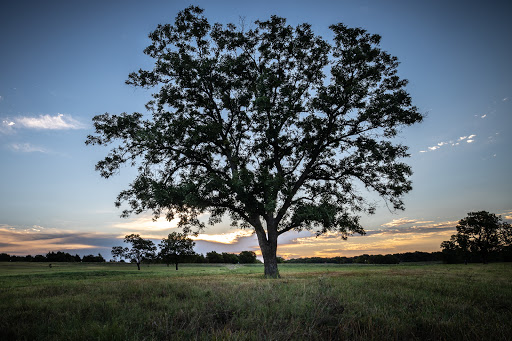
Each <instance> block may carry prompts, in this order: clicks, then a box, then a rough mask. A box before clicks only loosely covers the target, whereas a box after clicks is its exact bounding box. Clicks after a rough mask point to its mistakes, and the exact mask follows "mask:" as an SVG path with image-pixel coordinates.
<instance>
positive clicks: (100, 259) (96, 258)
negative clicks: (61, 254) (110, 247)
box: [82, 253, 105, 263]
mask: <svg viewBox="0 0 512 341" xmlns="http://www.w3.org/2000/svg"><path fill="white" fill-rule="evenodd" d="M82 262H92V263H104V262H105V258H103V256H102V255H101V253H98V255H97V256H94V255H86V256H84V257H83V258H82Z"/></svg>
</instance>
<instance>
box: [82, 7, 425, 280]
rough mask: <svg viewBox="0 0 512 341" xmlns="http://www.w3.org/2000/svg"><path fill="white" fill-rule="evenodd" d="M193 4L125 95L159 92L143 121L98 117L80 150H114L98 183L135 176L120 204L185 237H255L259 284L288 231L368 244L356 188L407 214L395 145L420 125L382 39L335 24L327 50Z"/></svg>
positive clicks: (162, 33)
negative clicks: (215, 230) (128, 173)
mask: <svg viewBox="0 0 512 341" xmlns="http://www.w3.org/2000/svg"><path fill="white" fill-rule="evenodd" d="M202 12H203V10H202V9H200V8H197V7H193V6H192V7H189V8H186V9H185V10H183V11H181V12H180V13H179V14H178V15H177V17H176V19H175V22H174V24H165V25H159V26H158V27H157V29H156V30H155V31H154V32H152V33H151V34H150V35H149V37H150V39H151V40H152V43H151V45H150V46H148V47H147V48H146V49H145V51H144V52H145V53H146V54H147V55H148V56H150V57H152V58H154V60H155V64H154V68H153V69H152V70H139V71H138V72H134V73H132V74H130V75H129V79H128V81H127V83H128V84H131V85H134V86H137V87H147V88H153V89H155V92H154V94H153V100H152V101H150V102H149V103H148V104H147V108H148V111H149V112H150V113H151V114H152V115H144V114H142V113H132V114H126V113H123V114H121V115H111V114H104V115H99V116H96V117H94V119H93V120H94V126H95V129H96V134H95V135H92V136H89V137H88V139H87V144H98V145H112V146H113V147H112V149H111V151H110V153H109V155H108V156H107V157H105V159H104V160H101V161H100V162H98V164H97V169H98V170H99V171H100V172H101V175H102V176H103V177H106V178H108V177H110V176H111V175H113V174H115V173H116V172H117V171H118V169H119V167H121V166H122V165H123V164H126V163H128V164H131V165H134V166H138V176H137V177H136V179H135V180H134V181H133V182H132V183H131V185H130V187H129V189H127V190H125V191H123V192H121V193H120V194H119V196H118V200H117V202H116V204H117V205H118V206H119V205H121V203H122V202H127V203H128V206H129V207H128V208H127V209H126V210H125V211H124V212H123V215H124V216H128V215H129V214H131V213H136V214H138V213H141V212H144V211H147V210H150V211H152V212H153V213H154V216H155V217H158V216H160V215H162V214H164V215H165V216H166V218H167V219H173V218H180V225H181V226H182V227H183V228H185V230H186V231H187V230H190V228H191V227H198V228H204V227H205V226H204V223H202V222H201V221H200V220H199V219H198V217H199V215H200V214H202V213H208V214H209V217H210V218H209V223H212V224H213V223H218V222H220V220H221V219H222V218H223V217H225V216H229V218H230V219H231V221H232V222H233V225H234V226H239V227H243V228H252V229H254V231H255V232H256V234H257V237H258V241H259V245H260V248H261V252H262V255H263V259H264V264H265V275H266V276H268V277H278V276H279V273H278V269H277V259H276V251H277V240H278V237H279V236H280V235H281V234H283V233H285V232H287V231H290V230H304V229H307V230H314V231H316V233H317V234H322V233H325V232H327V231H335V232H339V233H340V234H341V236H342V238H346V237H347V236H348V235H350V234H352V233H361V234H363V233H364V229H363V227H362V226H361V225H360V223H359V215H360V214H361V213H373V212H374V210H375V203H371V202H367V200H365V198H364V197H363V196H362V195H361V189H364V188H366V189H369V190H370V191H374V192H376V193H377V194H378V195H380V196H381V197H382V198H383V199H384V200H385V201H386V202H387V204H388V206H390V207H392V208H393V209H403V202H402V196H403V194H405V193H407V192H408V191H410V190H411V182H410V180H409V176H410V175H411V169H410V167H409V166H408V165H407V164H405V163H403V162H402V161H401V160H402V159H403V158H405V157H407V156H408V153H407V147H406V146H404V145H401V144H399V143H396V141H394V139H393V138H394V137H395V136H396V135H397V133H398V132H399V131H400V129H401V128H403V127H404V126H408V125H411V124H414V123H417V122H420V121H421V120H422V115H421V114H420V113H419V112H418V110H417V108H416V107H414V106H413V105H412V103H411V98H410V95H409V94H408V92H407V91H406V90H405V86H406V84H407V81H406V80H404V79H401V78H400V77H399V76H398V75H397V66H398V64H399V63H398V60H397V58H396V57H393V56H391V55H390V54H388V53H387V52H385V51H383V50H381V48H380V45H379V44H380V40H381V38H380V36H379V35H375V34H369V33H367V32H366V31H365V30H363V29H361V28H349V27H347V26H345V25H343V24H336V25H332V26H330V29H331V30H332V33H333V38H332V41H330V42H328V41H327V40H325V39H323V38H322V37H320V36H318V35H315V34H314V33H313V31H312V29H311V26H310V25H309V24H301V25H298V26H296V27H292V26H290V25H288V24H287V23H286V20H285V19H283V18H280V17H277V16H272V17H271V18H270V19H269V20H266V21H256V22H255V23H254V25H252V26H251V27H246V26H245V25H244V24H240V25H234V24H227V25H221V24H218V23H216V24H210V23H209V22H208V20H207V19H206V18H205V17H204V16H202Z"/></svg>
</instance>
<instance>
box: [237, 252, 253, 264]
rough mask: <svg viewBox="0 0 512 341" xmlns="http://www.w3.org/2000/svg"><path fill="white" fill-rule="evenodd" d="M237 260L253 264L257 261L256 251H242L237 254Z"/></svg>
mask: <svg viewBox="0 0 512 341" xmlns="http://www.w3.org/2000/svg"><path fill="white" fill-rule="evenodd" d="M238 260H239V262H240V263H241V264H254V263H256V262H257V260H256V253H254V252H253V251H242V252H240V254H239V255H238Z"/></svg>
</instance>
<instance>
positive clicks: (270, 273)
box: [256, 229, 281, 278]
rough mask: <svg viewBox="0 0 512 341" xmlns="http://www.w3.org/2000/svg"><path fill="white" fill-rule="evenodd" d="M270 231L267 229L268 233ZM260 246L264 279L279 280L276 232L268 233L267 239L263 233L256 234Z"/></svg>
mask: <svg viewBox="0 0 512 341" xmlns="http://www.w3.org/2000/svg"><path fill="white" fill-rule="evenodd" d="M270 230H271V229H269V231H270ZM256 234H257V235H258V241H259V244H260V249H261V254H262V255H263V264H264V267H265V277H267V278H280V277H281V276H279V269H278V268H277V232H275V233H272V231H270V232H269V233H268V239H267V238H265V237H266V236H265V233H264V232H263V233H256Z"/></svg>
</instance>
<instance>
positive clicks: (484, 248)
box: [441, 211, 512, 263]
mask: <svg viewBox="0 0 512 341" xmlns="http://www.w3.org/2000/svg"><path fill="white" fill-rule="evenodd" d="M456 228H457V234H455V235H452V236H451V238H450V241H444V242H443V243H441V247H442V248H443V253H445V254H447V255H453V254H455V253H457V252H459V254H462V255H463V257H464V261H465V262H467V259H468V254H469V252H471V253H474V254H478V255H479V256H480V258H481V260H482V262H483V263H487V262H488V261H489V256H490V255H491V254H493V253H498V252H500V251H503V250H506V248H507V247H509V246H510V245H511V241H512V238H511V235H512V229H511V226H510V224H509V223H507V222H504V221H503V219H502V218H501V216H496V215H495V214H494V213H489V212H487V211H479V212H469V213H468V216H467V217H466V218H463V219H461V220H460V221H459V223H458V225H457V227H456Z"/></svg>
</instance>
